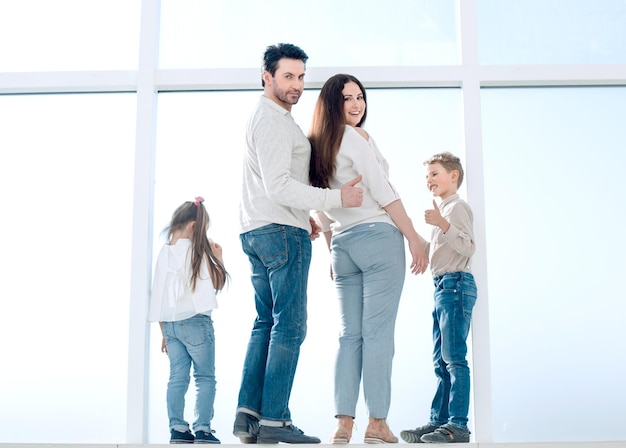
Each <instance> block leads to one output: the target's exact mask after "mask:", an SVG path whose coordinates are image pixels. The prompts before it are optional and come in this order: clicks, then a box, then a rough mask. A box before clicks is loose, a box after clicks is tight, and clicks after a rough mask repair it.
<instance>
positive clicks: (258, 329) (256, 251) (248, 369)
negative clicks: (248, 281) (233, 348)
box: [238, 224, 312, 426]
mask: <svg viewBox="0 0 626 448" xmlns="http://www.w3.org/2000/svg"><path fill="white" fill-rule="evenodd" d="M240 239H241V245H242V248H243V251H244V252H245V253H246V255H248V259H249V260H250V267H251V270H252V285H253V287H254V301H255V304H256V311H257V318H256V319H255V321H254V326H253V328H252V334H251V335H250V341H249V342H248V349H247V352H246V358H245V361H244V367H243V375H242V379H241V388H240V390H239V402H238V411H243V412H247V413H249V414H253V415H260V416H261V419H260V420H261V424H263V425H268V426H281V425H282V424H283V423H286V424H290V423H291V412H290V411H289V396H290V395H291V388H292V386H293V380H294V376H295V373H296V366H297V364H298V358H299V355H300V345H301V344H302V342H303V341H304V338H305V336H306V330H307V327H306V320H307V283H308V278H309V265H310V264H311V249H312V247H311V237H310V236H309V234H308V232H307V231H305V230H303V229H299V228H296V227H291V226H284V225H278V224H269V225H267V226H263V227H261V228H258V229H255V230H251V231H250V232H246V233H243V234H241V235H240Z"/></svg>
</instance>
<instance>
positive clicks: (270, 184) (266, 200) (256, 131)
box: [239, 96, 341, 233]
mask: <svg viewBox="0 0 626 448" xmlns="http://www.w3.org/2000/svg"><path fill="white" fill-rule="evenodd" d="M310 159H311V144H310V143H309V140H308V139H307V138H306V136H305V135H304V133H303V132H302V130H301V129H300V127H299V126H298V125H297V124H296V122H295V121H294V119H293V116H292V115H291V113H290V112H289V111H287V110H286V109H285V108H283V107H281V106H279V105H278V104H276V103H275V102H274V101H272V100H271V99H269V98H267V97H265V96H261V98H260V100H259V103H258V104H257V107H256V109H255V110H254V112H253V113H252V116H251V117H250V120H249V122H248V128H247V133H246V152H245V154H244V158H243V184H242V195H241V202H240V207H239V218H240V225H241V228H240V230H241V233H244V232H248V231H250V230H253V229H256V228H259V227H262V226H265V225H268V224H282V225H288V226H293V227H299V228H301V229H305V230H306V231H308V232H310V231H311V224H310V222H309V216H310V211H311V210H327V209H330V208H333V207H341V191H340V190H329V189H324V188H316V187H312V186H310V185H309V162H310Z"/></svg>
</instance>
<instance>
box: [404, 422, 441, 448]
mask: <svg viewBox="0 0 626 448" xmlns="http://www.w3.org/2000/svg"><path fill="white" fill-rule="evenodd" d="M437 428H439V426H437V425H433V424H432V423H427V424H426V425H424V426H420V427H419V428H415V429H407V430H404V431H402V432H401V433H400V437H402V440H404V441H405V442H406V443H423V442H422V439H421V437H422V436H423V435H424V434H430V433H431V432H434V431H435V429H437Z"/></svg>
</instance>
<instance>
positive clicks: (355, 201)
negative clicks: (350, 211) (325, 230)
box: [341, 175, 363, 208]
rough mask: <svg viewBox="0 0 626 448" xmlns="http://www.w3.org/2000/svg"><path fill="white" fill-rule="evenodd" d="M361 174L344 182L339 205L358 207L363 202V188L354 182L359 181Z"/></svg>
mask: <svg viewBox="0 0 626 448" xmlns="http://www.w3.org/2000/svg"><path fill="white" fill-rule="evenodd" d="M362 178H363V176H361V175H359V177H357V178H355V179H352V180H351V181H350V182H346V183H345V184H343V186H342V187H341V206H342V207H344V208H347V207H360V206H361V204H363V189H362V188H360V187H355V185H356V184H358V183H359V182H361V179H362Z"/></svg>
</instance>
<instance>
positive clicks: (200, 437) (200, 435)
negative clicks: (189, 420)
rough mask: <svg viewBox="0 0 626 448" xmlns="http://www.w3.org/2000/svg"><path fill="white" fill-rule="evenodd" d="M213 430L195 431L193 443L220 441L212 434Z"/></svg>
mask: <svg viewBox="0 0 626 448" xmlns="http://www.w3.org/2000/svg"><path fill="white" fill-rule="evenodd" d="M214 432H215V431H213V430H211V431H202V430H200V431H196V440H195V442H194V443H221V442H220V441H219V439H218V438H217V437H215V436H214V435H213V433H214Z"/></svg>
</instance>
